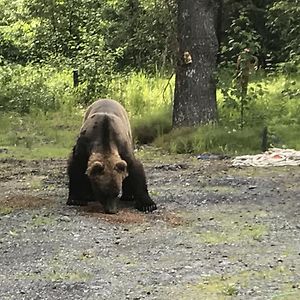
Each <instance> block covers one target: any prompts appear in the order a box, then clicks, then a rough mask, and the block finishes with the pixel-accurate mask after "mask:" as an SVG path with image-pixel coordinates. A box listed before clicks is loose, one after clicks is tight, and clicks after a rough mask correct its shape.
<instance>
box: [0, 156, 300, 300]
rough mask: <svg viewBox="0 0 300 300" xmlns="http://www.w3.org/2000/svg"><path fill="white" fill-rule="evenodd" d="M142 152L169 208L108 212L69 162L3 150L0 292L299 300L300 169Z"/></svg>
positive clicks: (155, 192) (152, 185)
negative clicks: (80, 194) (76, 181)
mask: <svg viewBox="0 0 300 300" xmlns="http://www.w3.org/2000/svg"><path fill="white" fill-rule="evenodd" d="M150 157H151V158H150ZM142 160H143V162H144V165H145V169H146V174H147V177H148V185H149V190H150V193H151V195H152V197H153V199H154V200H155V201H156V202H157V204H158V210H157V211H155V212H154V213H151V214H143V213H140V212H138V211H136V210H135V209H133V208H132V205H131V204H130V203H128V204H126V205H127V207H125V206H124V204H122V207H121V208H120V211H119V213H118V214H117V215H105V214H103V213H102V211H101V207H100V206H98V205H96V204H94V205H90V206H88V207H85V208H75V207H67V206H66V205H65V202H66V197H67V177H66V174H65V169H66V161H65V160H40V161H25V160H16V159H2V160H1V161H0V166H1V169H0V170H1V171H0V192H1V193H0V268H1V269H0V271H1V272H0V299H1V300H5V299H18V300H19V299H30V300H33V299H64V300H68V299H89V300H94V299H95V300H98V299H116V300H122V299H132V300H134V299H135V300H137V299H149V300H150V299H159V300H164V299H166V300H169V299H174V300H175V299H176V300H177V299H178V300H185V299H186V300H193V299H209V300H211V299H212V300H213V299H218V300H219V299H251V300H252V299H300V185H299V182H300V168H299V167H280V168H253V167H245V168H233V167H231V163H230V161H226V160H223V161H221V160H211V161H210V160H202V161H201V160H197V159H195V158H193V157H189V156H160V155H153V157H152V155H148V156H147V155H146V156H144V157H142Z"/></svg>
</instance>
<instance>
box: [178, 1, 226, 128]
mask: <svg viewBox="0 0 300 300" xmlns="http://www.w3.org/2000/svg"><path fill="white" fill-rule="evenodd" d="M177 2H178V29H177V31H178V43H179V45H178V46H179V53H178V62H177V70H176V83H175V95H174V106H173V126H174V127H180V126H195V125H199V124H205V123H208V122H210V121H214V120H216V118H217V104H216V82H215V71H216V61H217V54H218V47H219V45H218V38H217V30H218V27H219V24H220V21H221V20H220V19H219V18H220V10H221V8H222V5H221V4H222V0H193V1H191V0H178V1H177Z"/></svg>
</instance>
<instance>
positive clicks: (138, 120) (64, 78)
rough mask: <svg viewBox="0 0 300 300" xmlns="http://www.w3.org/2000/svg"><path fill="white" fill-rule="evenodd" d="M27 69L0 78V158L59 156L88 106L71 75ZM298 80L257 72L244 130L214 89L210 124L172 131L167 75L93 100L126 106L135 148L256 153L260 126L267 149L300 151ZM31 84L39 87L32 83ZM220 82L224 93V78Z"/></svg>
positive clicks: (121, 79) (114, 85)
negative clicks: (215, 103)
mask: <svg viewBox="0 0 300 300" xmlns="http://www.w3.org/2000/svg"><path fill="white" fill-rule="evenodd" d="M26 68H27V69H26V70H25V71H24V72H25V73H22V70H21V69H20V68H19V67H16V70H14V69H13V68H11V69H8V68H6V69H5V72H8V73H9V74H5V72H4V73H3V72H2V75H1V76H2V77H1V76H0V86H1V89H2V90H1V91H0V104H1V105H0V106H1V113H0V157H1V156H2V157H3V156H11V155H12V154H13V155H15V156H16V157H21V156H22V155H23V156H25V157H26V158H28V157H30V156H32V157H65V156H66V155H67V153H69V152H70V150H71V147H72V145H73V144H74V142H75V138H76V136H77V134H78V131H79V129H80V126H81V122H82V117H83V113H84V110H85V109H86V106H87V104H82V103H81V100H80V89H81V87H80V86H79V87H78V88H76V89H74V88H73V87H72V80H71V74H72V70H62V71H58V70H56V71H55V70H53V69H49V68H46V69H45V70H39V71H37V70H34V67H33V66H30V67H26ZM2 71H3V69H2ZM41 74H43V76H41V77H39V76H40V75H41ZM21 77H22V78H21ZM298 77H299V76H297V75H293V76H285V75H284V74H281V75H276V76H271V77H267V76H265V75H264V74H260V75H259V76H257V77H256V78H254V80H253V81H252V83H251V84H250V87H249V99H248V100H249V101H248V102H247V109H246V112H245V126H244V127H243V129H241V128H240V124H239V121H240V116H239V110H238V108H237V107H235V106H231V105H230V101H229V102H228V99H226V97H225V96H224V94H223V93H221V88H220V89H219V90H218V92H217V95H218V108H219V122H218V124H217V125H216V124H211V125H206V126H202V127H199V128H181V129H174V130H171V129H172V128H171V125H172V124H171V120H172V100H173V99H172V97H173V93H174V78H172V79H171V80H168V78H166V77H165V76H162V75H161V74H156V75H154V76H151V77H150V76H148V75H146V74H145V73H143V72H139V73H131V74H129V75H124V76H123V75H122V76H116V77H115V79H114V80H112V82H111V83H110V88H109V91H110V92H109V93H106V94H103V95H99V98H114V99H117V100H119V101H120V102H121V103H122V104H123V105H124V106H125V108H126V110H127V111H128V112H129V117H130V120H131V124H132V129H133V133H134V139H135V142H136V143H138V144H143V143H151V142H153V144H154V145H155V146H157V147H159V148H162V149H164V150H167V151H169V152H170V153H203V152H209V153H222V154H230V155H232V154H233V155H235V154H244V153H257V152H260V151H261V143H262V130H263V128H264V127H265V126H267V127H268V132H269V135H268V145H269V146H275V147H291V148H295V149H300V101H299V89H300V83H299V80H298ZM37 78H39V79H37ZM227 79H228V78H227ZM35 81H37V82H38V84H33V85H32V84H31V83H32V82H35ZM224 82H225V81H224ZM227 83H229V85H228V86H229V88H230V80H227ZM5 84H6V85H5ZM49 99H50V100H49ZM51 99H52V100H53V99H54V100H53V101H52V100H51ZM94 100H96V98H95V99H91V100H90V102H92V101H94ZM49 101H50V102H49ZM51 101H52V102H51ZM28 103H29V104H30V105H27V104H28ZM23 105H25V106H23ZM237 105H238V103H237Z"/></svg>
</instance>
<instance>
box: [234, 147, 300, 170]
mask: <svg viewBox="0 0 300 300" xmlns="http://www.w3.org/2000/svg"><path fill="white" fill-rule="evenodd" d="M232 165H233V166H254V167H272V166H300V151H296V150H294V149H280V148H271V149H269V150H267V151H266V152H264V153H262V154H257V155H243V156H237V157H236V158H234V159H233V161H232Z"/></svg>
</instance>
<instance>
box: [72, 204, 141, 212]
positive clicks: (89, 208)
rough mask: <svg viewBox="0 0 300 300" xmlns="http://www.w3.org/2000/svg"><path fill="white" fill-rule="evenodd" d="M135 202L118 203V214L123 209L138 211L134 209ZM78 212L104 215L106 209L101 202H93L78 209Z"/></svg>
mask: <svg viewBox="0 0 300 300" xmlns="http://www.w3.org/2000/svg"><path fill="white" fill-rule="evenodd" d="M134 204H135V202H134V201H119V202H118V212H120V211H122V210H123V209H126V210H127V209H130V210H136V209H135V207H134ZM77 208H78V210H80V211H81V212H85V213H103V214H105V212H104V208H103V206H102V204H101V203H100V202H96V201H91V202H88V205H85V206H80V207H77Z"/></svg>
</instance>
